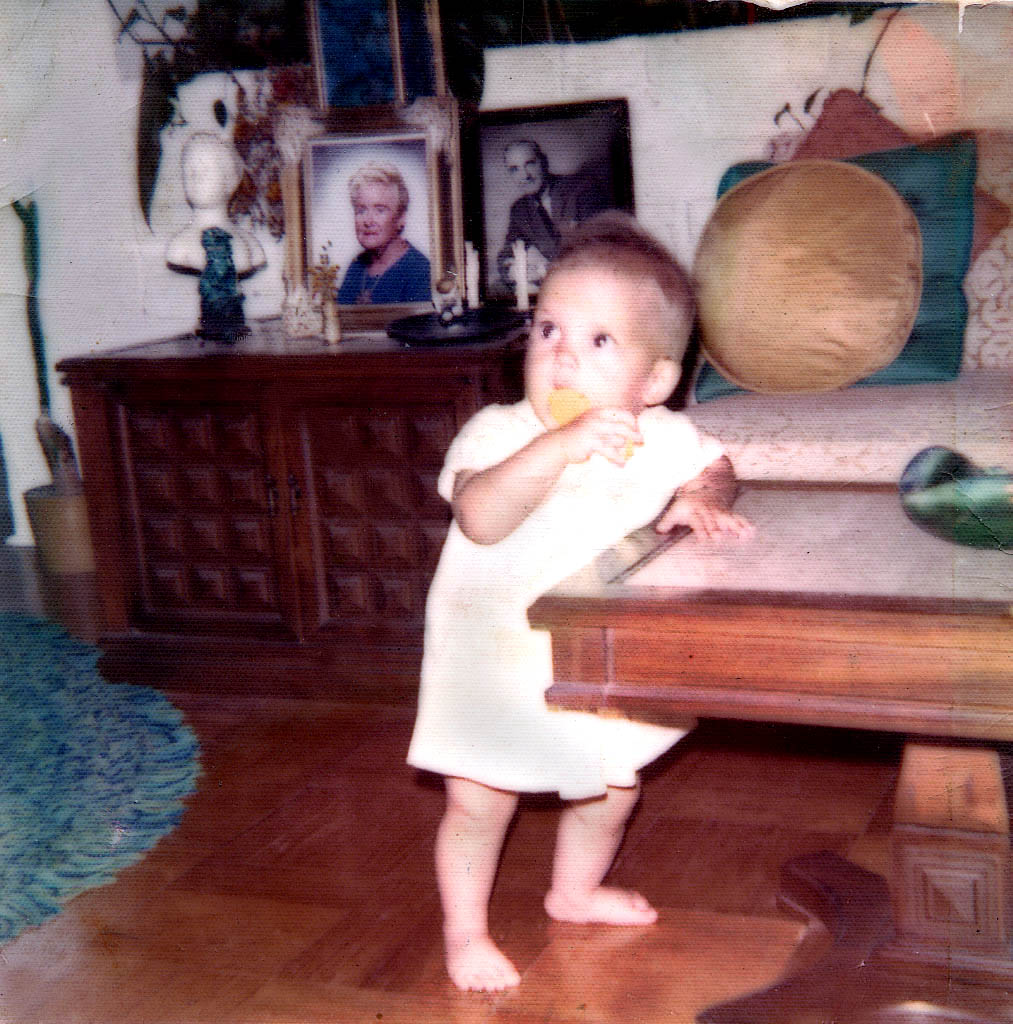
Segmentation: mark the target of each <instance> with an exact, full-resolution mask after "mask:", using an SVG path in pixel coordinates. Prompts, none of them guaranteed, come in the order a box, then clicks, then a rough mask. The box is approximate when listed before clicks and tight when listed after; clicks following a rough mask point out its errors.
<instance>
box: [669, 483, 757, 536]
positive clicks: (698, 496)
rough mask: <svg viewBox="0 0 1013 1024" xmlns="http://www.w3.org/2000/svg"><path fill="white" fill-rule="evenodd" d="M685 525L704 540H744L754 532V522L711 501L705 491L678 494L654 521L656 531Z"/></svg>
mask: <svg viewBox="0 0 1013 1024" xmlns="http://www.w3.org/2000/svg"><path fill="white" fill-rule="evenodd" d="M680 525H681V526H688V527H690V529H692V530H693V532H694V533H697V534H699V535H700V536H702V537H704V538H706V539H707V540H716V539H719V538H720V539H727V540H744V539H746V538H747V537H751V536H752V535H753V533H754V529H753V524H752V523H751V522H749V520H748V519H744V518H743V517H742V516H737V515H735V513H734V512H732V511H730V510H729V509H726V508H725V507H724V506H723V505H720V504H718V503H717V502H715V501H713V500H712V499H711V498H710V497H709V496H708V495H707V494H706V492H704V491H696V492H693V491H690V492H689V493H687V494H685V495H683V494H680V495H679V496H678V497H677V498H676V499H675V501H673V502H672V504H671V505H669V506H668V508H667V509H665V511H664V513H663V514H662V516H661V518H660V519H659V520H658V522H657V523H656V524H655V527H654V528H655V529H656V530H657V531H658V533H668V531H669V530H671V529H672V528H673V527H675V526H680Z"/></svg>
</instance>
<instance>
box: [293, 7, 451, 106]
mask: <svg viewBox="0 0 1013 1024" xmlns="http://www.w3.org/2000/svg"><path fill="white" fill-rule="evenodd" d="M309 15H310V16H309V34H310V51H311V54H312V58H313V68H314V72H315V77H316V83H317V104H318V106H319V108H320V109H321V110H329V109H348V108H353V107H372V106H386V105H397V106H404V105H406V104H409V103H411V102H412V101H414V100H416V99H418V98H420V97H423V96H436V97H444V96H446V95H447V83H446V70H445V63H444V58H443V41H442V33H441V28H440V16H439V7H438V3H437V0H310V3H309Z"/></svg>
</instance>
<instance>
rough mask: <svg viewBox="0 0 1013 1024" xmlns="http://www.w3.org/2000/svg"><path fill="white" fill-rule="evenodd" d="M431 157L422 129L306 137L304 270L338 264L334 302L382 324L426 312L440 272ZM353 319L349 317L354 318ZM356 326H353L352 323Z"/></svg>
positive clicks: (440, 249)
mask: <svg viewBox="0 0 1013 1024" xmlns="http://www.w3.org/2000/svg"><path fill="white" fill-rule="evenodd" d="M433 165H434V155H433V153H432V152H431V147H430V145H429V142H428V139H427V135H426V133H425V132H423V131H409V130H405V131H395V132H386V133H384V132H381V133H377V134H372V135H351V136H348V135H326V136H320V137H318V138H315V139H311V140H310V141H309V143H308V146H307V153H306V158H305V161H304V164H303V176H304V180H303V191H304V196H305V197H306V205H305V211H306V213H305V218H306V225H305V231H306V266H307V267H313V266H315V265H317V264H319V263H321V262H322V261H324V260H325V258H326V261H327V262H329V263H330V264H332V265H334V264H336V265H337V266H338V275H337V281H336V285H335V287H336V290H337V301H338V305H339V306H340V307H342V319H343V320H345V319H347V318H346V316H345V310H344V307H350V308H349V312H350V313H351V312H354V311H355V310H361V309H363V308H364V307H368V308H371V309H372V310H374V312H375V313H376V314H377V315H376V316H374V317H372V318H367V319H372V320H376V321H378V322H380V323H382V322H384V321H385V320H389V319H392V318H393V317H394V316H395V315H399V314H401V313H402V311H406V310H407V311H421V310H422V309H427V308H429V307H430V305H431V302H432V289H433V283H434V273H435V274H437V275H438V274H440V273H442V248H443V246H442V243H441V223H440V219H439V216H438V210H437V202H436V195H437V192H436V190H435V189H434V180H435V176H436V169H435V168H434V166H433ZM353 319H355V318H354V317H353ZM352 326H354V325H352Z"/></svg>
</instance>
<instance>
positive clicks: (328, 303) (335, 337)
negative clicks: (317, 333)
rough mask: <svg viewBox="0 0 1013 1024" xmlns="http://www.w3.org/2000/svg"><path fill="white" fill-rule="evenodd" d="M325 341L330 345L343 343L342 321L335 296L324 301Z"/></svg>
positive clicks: (330, 296)
mask: <svg viewBox="0 0 1013 1024" xmlns="http://www.w3.org/2000/svg"><path fill="white" fill-rule="evenodd" d="M323 314H324V340H325V341H326V342H327V344H328V345H337V343H338V342H339V341H341V321H340V320H339V319H338V304H337V303H336V302H335V301H334V296H333V295H329V296H328V297H327V298H326V299H324V301H323Z"/></svg>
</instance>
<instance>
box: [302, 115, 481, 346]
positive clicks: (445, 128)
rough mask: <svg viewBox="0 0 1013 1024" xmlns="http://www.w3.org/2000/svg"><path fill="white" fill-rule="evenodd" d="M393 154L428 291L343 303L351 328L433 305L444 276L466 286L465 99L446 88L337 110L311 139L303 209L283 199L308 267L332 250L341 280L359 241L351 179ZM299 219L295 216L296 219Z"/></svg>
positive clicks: (408, 231)
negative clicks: (438, 93)
mask: <svg viewBox="0 0 1013 1024" xmlns="http://www.w3.org/2000/svg"><path fill="white" fill-rule="evenodd" d="M374 161H380V162H383V163H389V164H393V165H394V166H395V167H397V169H398V170H399V171H400V172H401V173H402V176H403V178H404V179H405V183H406V185H407V186H408V191H409V196H410V202H409V209H408V217H407V218H406V228H405V237H406V238H407V240H408V241H409V242H410V243H411V244H412V246H413V247H414V248H415V249H416V250H418V251H419V252H421V253H422V254H423V255H424V256H425V257H426V258H427V259H428V261H429V267H430V288H429V292H428V294H427V296H426V298H425V299H421V298H420V299H418V300H417V301H410V302H376V303H364V304H358V303H356V304H345V303H341V304H340V305H339V310H340V315H341V323H342V325H343V327H344V328H346V329H350V330H379V329H383V328H385V327H386V325H387V324H388V323H390V322H391V321H392V320H395V319H397V318H399V317H404V316H410V315H413V314H416V313H424V312H429V311H431V310H432V308H433V304H432V299H431V295H432V291H433V290H434V289H435V288H436V286H437V284H439V283H440V282H441V281H445V280H446V279H450V281H451V282H459V283H460V288H461V291H462V294H463V290H464V218H463V201H462V181H461V156H460V130H459V119H458V108H457V104H456V103H455V101H454V100H453V99H451V98H449V97H445V98H442V99H440V98H436V97H426V98H423V99H419V100H416V101H415V102H414V103H413V104H412V105H411V106H409V107H405V108H395V107H390V108H369V109H368V110H367V109H360V110H354V109H353V110H340V111H338V110H332V111H329V112H328V113H327V115H326V116H325V118H324V130H323V131H322V132H321V133H319V134H317V135H315V136H312V137H311V138H309V139H308V140H307V141H306V144H305V148H304V151H303V160H302V165H301V174H300V179H301V180H300V186H301V187H300V193H301V194H300V199H301V203H300V204H299V205H300V206H301V209H299V210H297V209H296V208H295V206H294V205H292V206H291V207H290V208H287V209H286V225H285V230H286V233H289V232H291V236H290V242H291V246H292V249H293V250H294V251H295V252H296V253H297V254H298V261H299V262H300V263H301V264H302V265H301V267H299V269H298V273H299V276H300V277H302V276H303V275H304V274H305V273H306V272H307V271H309V270H311V269H312V268H313V267H314V266H317V265H319V264H320V263H321V261H322V260H323V258H324V256H325V254H326V258H327V259H328V260H329V261H330V263H331V265H334V264H337V265H338V272H337V281H336V287H337V288H338V290H340V286H341V284H342V283H343V281H344V278H345V275H346V274H347V272H348V267H349V265H350V263H351V262H352V261H353V260H354V259H355V257H356V255H357V254H358V253H359V252H361V251H362V247H361V245H360V244H359V243H358V241H357V239H356V237H355V232H354V226H353V222H354V218H353V216H352V210H351V199H350V195H349V190H348V182H349V178H350V177H351V175H352V174H353V173H354V172H355V170H356V169H357V168H358V167H360V166H361V165H362V164H363V163H368V162H374ZM290 222H294V223H290Z"/></svg>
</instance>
